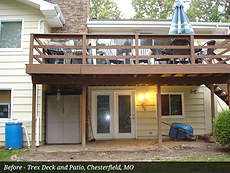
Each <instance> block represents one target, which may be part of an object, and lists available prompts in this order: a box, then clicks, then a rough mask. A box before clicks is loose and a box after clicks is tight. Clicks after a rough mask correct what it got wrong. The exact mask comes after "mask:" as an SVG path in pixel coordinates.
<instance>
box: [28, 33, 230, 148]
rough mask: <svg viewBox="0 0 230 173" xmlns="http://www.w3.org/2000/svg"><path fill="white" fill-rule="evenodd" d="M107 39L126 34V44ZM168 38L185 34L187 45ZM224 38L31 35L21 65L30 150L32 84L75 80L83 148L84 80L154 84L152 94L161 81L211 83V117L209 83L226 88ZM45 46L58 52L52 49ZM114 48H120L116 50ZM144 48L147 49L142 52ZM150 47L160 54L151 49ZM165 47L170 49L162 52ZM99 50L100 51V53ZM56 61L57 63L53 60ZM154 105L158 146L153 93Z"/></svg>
mask: <svg viewBox="0 0 230 173" xmlns="http://www.w3.org/2000/svg"><path fill="white" fill-rule="evenodd" d="M100 39H107V40H109V44H96V43H97V42H98V40H100ZM113 39H125V40H126V39H129V40H131V41H130V43H131V44H129V45H126V44H123V46H119V45H114V44H113V43H112V40H113ZM144 39H148V40H157V41H158V43H159V44H156V42H154V44H153V42H152V44H151V45H148V44H143V42H142V41H143V40H144ZM174 39H180V40H186V39H187V40H189V42H190V44H189V45H171V44H170V42H171V41H172V40H174ZM72 40H73V42H74V45H66V44H63V45H60V42H63V43H66V42H72ZM210 40H215V44H212V45H208V46H207V45H205V44H204V43H206V42H207V41H210ZM51 42H52V44H50V43H51ZM55 42H59V44H55ZM166 42H167V44H166ZM229 42H230V35H153V34H131V35H121V34H114V35H99V34H98V35H96V34H95V35H92V34H54V33H53V34H31V40H30V57H29V64H26V72H27V73H28V74H29V75H31V77H32V82H33V102H32V149H35V148H36V146H35V115H36V97H37V93H36V90H37V85H36V84H65V85H68V84H80V85H81V87H82V101H81V109H82V110H84V111H82V113H81V118H82V119H81V132H82V147H83V148H84V147H85V146H86V135H85V134H86V126H85V125H86V102H87V99H86V95H87V86H89V85H106V86H109V85H113V86H118V85H123V86H124V85H125V86H126V85H136V86H142V85H157V93H158V94H159V95H161V86H165V85H174V86H177V85H182V86H185V85H200V84H206V85H207V84H211V85H210V88H211V116H212V118H214V117H215V109H214V85H213V84H219V83H224V84H228V91H229V93H230V87H229V86H230V85H229V83H230V65H229V64H228V63H229V61H230V52H229V51H230V43H229ZM48 43H49V44H48ZM89 43H92V44H91V45H90V44H89ZM98 43H99V42H98ZM107 43H108V42H107ZM124 43H125V42H124ZM51 50H60V51H59V52H55V51H53V53H52V52H51ZM114 50H115V51H114ZM118 50H126V51H125V53H124V52H123V53H122V54H119V53H118V52H119V51H118ZM150 50H151V52H152V53H151V54H148V53H147V52H150ZM156 50H158V52H162V53H163V54H159V53H158V54H157V53H156V52H157V51H156ZM163 50H165V51H163ZM167 50H169V51H168V52H172V53H166V54H164V52H167ZM175 50H181V51H175ZM183 50H187V51H186V52H188V53H186V54H185V53H184V54H181V53H180V52H184V51H183ZM198 50H199V51H198ZM99 51H105V52H106V53H105V54H103V56H102V55H100V54H99V53H98V52H99ZM89 52H92V53H89ZM109 52H110V53H109ZM114 52H115V53H114ZM121 52H122V51H121ZM175 52H177V53H175ZM56 60H58V61H56ZM60 60H61V62H62V63H59V61H60ZM110 60H115V61H110ZM126 60H127V61H126ZM143 60H144V61H143ZM162 60H163V61H162ZM119 61H120V62H119ZM121 62H122V63H121ZM228 96H229V95H228ZM229 98H230V97H228V102H230V99H229ZM157 110H158V134H159V136H158V146H159V148H161V147H162V130H161V129H162V128H161V114H162V113H161V97H157Z"/></svg>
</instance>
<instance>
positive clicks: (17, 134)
mask: <svg viewBox="0 0 230 173" xmlns="http://www.w3.org/2000/svg"><path fill="white" fill-rule="evenodd" d="M5 145H6V149H7V150H9V149H11V150H16V149H20V148H22V147H23V130H22V123H14V122H10V123H6V124H5Z"/></svg>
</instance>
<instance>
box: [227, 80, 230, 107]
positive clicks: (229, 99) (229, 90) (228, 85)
mask: <svg viewBox="0 0 230 173" xmlns="http://www.w3.org/2000/svg"><path fill="white" fill-rule="evenodd" d="M227 90H228V108H229V109H230V83H228V84H227Z"/></svg>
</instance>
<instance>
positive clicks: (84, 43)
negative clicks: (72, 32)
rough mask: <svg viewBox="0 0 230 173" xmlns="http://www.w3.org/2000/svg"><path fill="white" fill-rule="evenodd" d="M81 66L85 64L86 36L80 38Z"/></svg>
mask: <svg viewBox="0 0 230 173" xmlns="http://www.w3.org/2000/svg"><path fill="white" fill-rule="evenodd" d="M82 64H86V34H84V35H83V37H82Z"/></svg>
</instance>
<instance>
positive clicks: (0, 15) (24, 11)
mask: <svg viewBox="0 0 230 173" xmlns="http://www.w3.org/2000/svg"><path fill="white" fill-rule="evenodd" d="M43 17H44V16H43V15H42V13H41V12H40V10H39V9H35V8H32V7H30V6H27V5H25V4H22V3H20V2H17V1H14V0H0V20H2V19H12V20H13V19H23V22H24V23H23V28H22V29H23V31H22V34H23V35H22V40H23V43H22V49H21V50H20V51H1V50H0V89H1V88H13V100H12V103H13V105H12V108H13V113H12V121H15V120H16V119H31V118H32V81H31V77H30V76H29V75H28V74H26V72H25V71H26V65H25V64H28V62H29V46H30V33H36V32H37V25H38V20H39V19H40V18H43ZM41 32H50V27H49V25H48V24H47V23H46V22H42V23H41ZM41 99H42V93H41V86H39V87H38V112H37V113H38V114H37V115H38V116H40V117H41V116H42V114H41V105H42V101H41ZM5 123H6V122H3V121H1V120H0V143H4V141H5ZM23 125H25V126H26V127H27V131H28V133H29V138H30V140H31V122H23ZM23 139H24V141H25V140H26V138H25V137H24V138H23ZM40 139H42V137H41V136H40Z"/></svg>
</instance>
